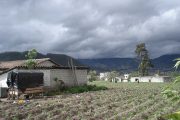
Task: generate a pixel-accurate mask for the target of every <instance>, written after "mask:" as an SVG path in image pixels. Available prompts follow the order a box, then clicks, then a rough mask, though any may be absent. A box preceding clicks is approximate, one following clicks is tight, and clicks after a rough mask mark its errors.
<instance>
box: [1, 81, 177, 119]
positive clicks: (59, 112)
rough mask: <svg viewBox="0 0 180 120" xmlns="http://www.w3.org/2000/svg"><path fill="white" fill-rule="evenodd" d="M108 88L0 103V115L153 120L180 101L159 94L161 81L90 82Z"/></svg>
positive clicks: (173, 108)
mask: <svg viewBox="0 0 180 120" xmlns="http://www.w3.org/2000/svg"><path fill="white" fill-rule="evenodd" d="M90 84H96V85H100V86H102V85H103V86H106V87H108V88H109V89H108V90H102V91H91V92H85V93H79V94H63V95H58V96H54V97H52V98H43V99H35V100H30V102H28V103H25V104H17V103H12V102H0V118H5V119H7V120H19V119H20V120H21V119H29V120H43V119H47V120H64V119H68V120H72V119H73V120H80V119H83V120H104V119H108V120H120V119H121V120H156V119H157V118H158V117H160V116H161V115H163V114H167V113H171V112H174V111H178V110H180V107H179V106H180V100H176V101H174V102H172V100H171V99H165V98H164V97H163V96H162V95H161V90H162V88H163V87H164V86H166V85H167V84H163V83H140V84H137V83H109V82H93V83H90Z"/></svg>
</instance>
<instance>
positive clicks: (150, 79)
mask: <svg viewBox="0 0 180 120" xmlns="http://www.w3.org/2000/svg"><path fill="white" fill-rule="evenodd" d="M136 79H137V80H139V82H170V81H171V78H170V77H167V76H144V77H131V82H137V81H136Z"/></svg>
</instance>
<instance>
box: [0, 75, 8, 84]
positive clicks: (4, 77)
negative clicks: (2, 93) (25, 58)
mask: <svg viewBox="0 0 180 120" xmlns="http://www.w3.org/2000/svg"><path fill="white" fill-rule="evenodd" d="M6 81H7V73H4V74H2V75H0V87H8V86H7V84H6Z"/></svg>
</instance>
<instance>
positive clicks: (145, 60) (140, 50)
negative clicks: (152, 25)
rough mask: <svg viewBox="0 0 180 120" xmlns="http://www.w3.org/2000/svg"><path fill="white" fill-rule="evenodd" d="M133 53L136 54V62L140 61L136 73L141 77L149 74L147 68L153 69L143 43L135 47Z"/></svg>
mask: <svg viewBox="0 0 180 120" xmlns="http://www.w3.org/2000/svg"><path fill="white" fill-rule="evenodd" d="M135 53H136V54H137V57H138V60H139V61H140V64H139V67H138V72H139V75H141V76H146V75H148V74H149V68H151V67H153V64H152V63H151V60H150V58H149V54H148V50H147V49H146V46H145V43H140V44H138V45H137V46H136V50H135Z"/></svg>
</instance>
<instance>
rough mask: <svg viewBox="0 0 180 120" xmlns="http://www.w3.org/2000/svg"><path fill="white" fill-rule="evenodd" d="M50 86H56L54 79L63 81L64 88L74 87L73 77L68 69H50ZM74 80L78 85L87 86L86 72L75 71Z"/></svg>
mask: <svg viewBox="0 0 180 120" xmlns="http://www.w3.org/2000/svg"><path fill="white" fill-rule="evenodd" d="M50 76H51V86H56V82H55V81H54V79H55V78H58V80H62V81H64V83H65V85H66V86H74V85H75V81H74V75H73V73H72V70H69V69H52V70H51V75H50ZM76 78H77V81H78V85H83V84H87V70H76Z"/></svg>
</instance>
